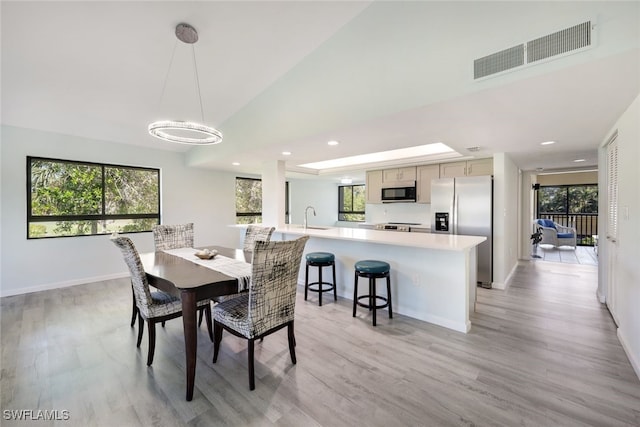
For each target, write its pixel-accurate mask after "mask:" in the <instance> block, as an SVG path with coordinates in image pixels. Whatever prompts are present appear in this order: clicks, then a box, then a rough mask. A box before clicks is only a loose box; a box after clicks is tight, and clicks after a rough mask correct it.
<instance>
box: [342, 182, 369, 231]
mask: <svg viewBox="0 0 640 427" xmlns="http://www.w3.org/2000/svg"><path fill="white" fill-rule="evenodd" d="M365 204H366V193H365V186H364V184H361V185H341V186H339V187H338V220H339V221H354V222H362V221H364V209H365Z"/></svg>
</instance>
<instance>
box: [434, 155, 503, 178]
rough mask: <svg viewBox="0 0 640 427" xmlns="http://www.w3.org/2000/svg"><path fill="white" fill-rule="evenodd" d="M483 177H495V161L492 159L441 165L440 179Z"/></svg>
mask: <svg viewBox="0 0 640 427" xmlns="http://www.w3.org/2000/svg"><path fill="white" fill-rule="evenodd" d="M482 175H493V159H492V158H491V157H489V158H486V159H474V160H467V161H466V162H453V163H442V164H440V178H455V177H458V176H482Z"/></svg>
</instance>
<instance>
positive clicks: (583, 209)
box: [569, 185, 598, 214]
mask: <svg viewBox="0 0 640 427" xmlns="http://www.w3.org/2000/svg"><path fill="white" fill-rule="evenodd" d="M569 213H573V214H577V213H598V187H597V186H596V185H580V186H572V187H569Z"/></svg>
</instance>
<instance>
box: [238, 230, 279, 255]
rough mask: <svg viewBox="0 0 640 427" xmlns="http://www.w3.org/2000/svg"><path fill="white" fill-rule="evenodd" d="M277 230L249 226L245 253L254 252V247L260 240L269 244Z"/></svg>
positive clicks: (243, 246) (245, 238)
mask: <svg viewBox="0 0 640 427" xmlns="http://www.w3.org/2000/svg"><path fill="white" fill-rule="evenodd" d="M275 229H276V228H275V227H264V226H260V225H254V224H249V225H248V226H247V232H246V233H245V234H244V242H243V244H242V249H243V250H245V251H253V247H254V246H255V244H256V242H257V241H258V240H263V241H266V242H268V241H269V240H271V235H272V234H273V232H274V230H275Z"/></svg>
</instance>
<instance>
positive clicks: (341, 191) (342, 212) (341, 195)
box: [338, 184, 367, 222]
mask: <svg viewBox="0 0 640 427" xmlns="http://www.w3.org/2000/svg"><path fill="white" fill-rule="evenodd" d="M354 187H362V190H363V193H364V194H365V209H366V189H367V188H366V185H365V184H348V185H339V186H338V221H344V222H365V220H366V219H365V218H364V215H365V211H364V210H363V211H356V210H353V201H354V197H353V188H354ZM345 188H350V189H351V209H352V210H350V211H345V210H343V209H342V208H343V205H344V203H342V202H343V200H344V189H345ZM345 214H349V215H354V214H355V215H362V216H363V219H362V220H349V219H344V215H345Z"/></svg>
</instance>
